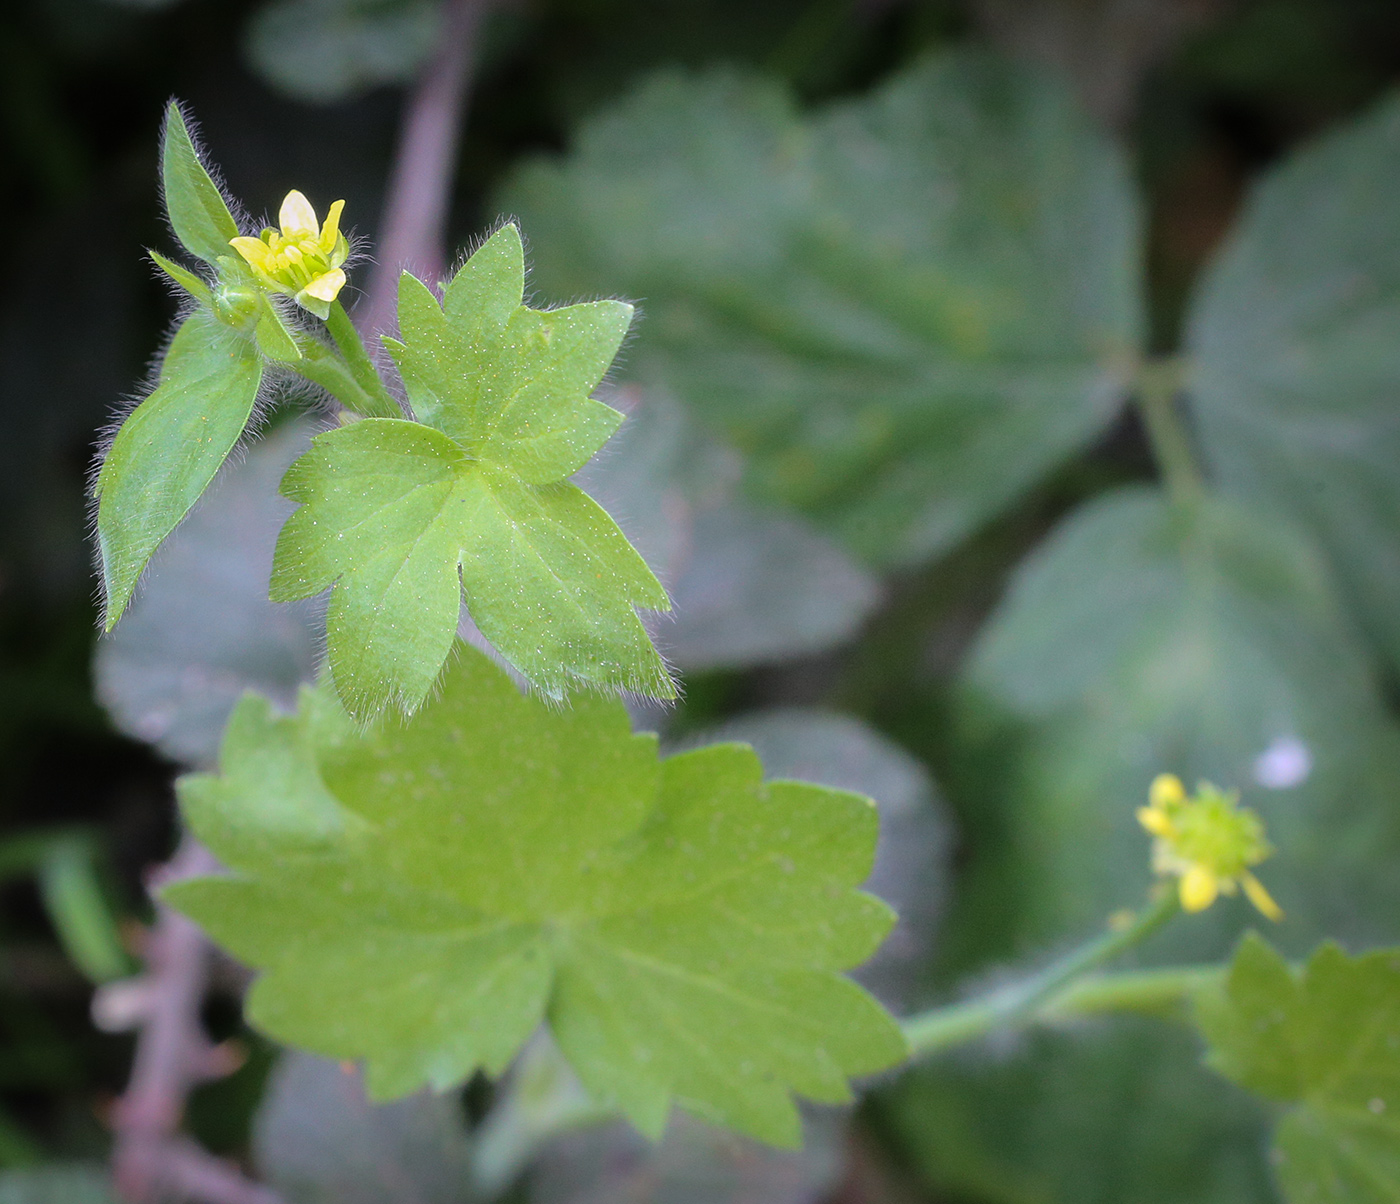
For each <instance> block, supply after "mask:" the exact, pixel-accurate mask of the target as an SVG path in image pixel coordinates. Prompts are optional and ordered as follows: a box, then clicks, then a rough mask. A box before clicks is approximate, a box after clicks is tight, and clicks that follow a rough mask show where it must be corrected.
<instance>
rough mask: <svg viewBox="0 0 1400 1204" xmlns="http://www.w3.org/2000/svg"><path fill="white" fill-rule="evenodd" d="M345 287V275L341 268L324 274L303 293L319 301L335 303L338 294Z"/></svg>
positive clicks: (303, 290)
mask: <svg viewBox="0 0 1400 1204" xmlns="http://www.w3.org/2000/svg"><path fill="white" fill-rule="evenodd" d="M344 287H345V273H344V272H342V271H341V270H340V269H339V268H332V269H331V270H330V271H329V272H323V273H322V274H321V275H319V276H317V277H316V279H315V280H313V281H312V282H311V283H310V284H308V285H307V286H306V287H305V288H304V289H302V290H301V291H302V292H303V293H305V294H306V295H307V296H309V297H315V298H316V300H318V301H334V300H335V298H336V294H337V293H339V292H340V290H341V289H343V288H344Z"/></svg>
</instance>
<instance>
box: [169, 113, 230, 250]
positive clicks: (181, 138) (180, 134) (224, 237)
mask: <svg viewBox="0 0 1400 1204" xmlns="http://www.w3.org/2000/svg"><path fill="white" fill-rule="evenodd" d="M160 163H161V181H162V183H163V185H164V189H165V211H166V214H167V215H168V216H169V218H170V225H171V227H172V228H173V229H174V231H175V237H176V238H178V239H179V240H180V241H181V242H182V243H183V244H184V246H185V249H186V250H187V251H189V252H190V254H191V255H197V256H198V257H199V258H200V259H202V260H204V261H205V262H206V263H211V264H212V263H217V262H218V260H219V256H220V255H227V254H228V244H229V239H231V238H237V237H238V223H237V222H235V221H234V220H233V214H231V213H230V212H229V211H228V204H227V203H226V202H225V201H224V197H223V194H222V193H221V192H220V191H219V186H218V185H217V184H215V183H214V181H213V179H212V178H211V177H210V175H209V172H208V171H207V170H206V169H205V166H204V164H203V163H201V162H200V160H199V152H198V151H196V150H195V148H194V141H193V140H192V139H191V138H190V131H189V129H188V127H186V125H185V117H184V114H183V113H181V112H180V106H179V105H177V104H176V103H175V102H174V101H171V102H170V105H169V107H167V109H166V110H165V132H164V135H163V138H162V141H161V152H160Z"/></svg>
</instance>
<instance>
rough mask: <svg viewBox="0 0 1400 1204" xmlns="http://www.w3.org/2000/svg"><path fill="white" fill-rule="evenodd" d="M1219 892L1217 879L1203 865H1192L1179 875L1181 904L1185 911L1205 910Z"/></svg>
mask: <svg viewBox="0 0 1400 1204" xmlns="http://www.w3.org/2000/svg"><path fill="white" fill-rule="evenodd" d="M1219 893H1220V882H1219V880H1218V879H1217V878H1216V876H1215V875H1214V874H1213V873H1211V872H1210V870H1208V869H1206V867H1205V866H1203V865H1193V866H1192V867H1191V868H1190V869H1189V870H1187V871H1186V873H1185V874H1183V875H1182V876H1181V906H1182V907H1184V908H1185V909H1186V910H1187V911H1205V909H1206V908H1207V907H1209V906H1210V905H1211V904H1212V903H1214V902H1215V899H1216V896H1217V895H1218V894H1219Z"/></svg>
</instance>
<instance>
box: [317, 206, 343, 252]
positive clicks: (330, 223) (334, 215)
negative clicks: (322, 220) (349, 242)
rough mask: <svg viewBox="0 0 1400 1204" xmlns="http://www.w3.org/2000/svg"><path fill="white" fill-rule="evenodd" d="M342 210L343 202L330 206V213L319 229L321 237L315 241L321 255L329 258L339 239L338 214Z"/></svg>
mask: <svg viewBox="0 0 1400 1204" xmlns="http://www.w3.org/2000/svg"><path fill="white" fill-rule="evenodd" d="M344 208H345V202H344V201H336V202H335V204H334V205H332V206H331V211H330V212H329V213H328V214H326V224H325V225H324V226H322V227H321V236H320V237H319V238H318V239H317V240H316V245H317V246H318V247H320V249H321V254H322V255H325V256H327V257H329V255H330V253H331V252H332V251H334V250H335V244H336V242H337V241H338V240H339V238H340V212H341V210H342V209H344Z"/></svg>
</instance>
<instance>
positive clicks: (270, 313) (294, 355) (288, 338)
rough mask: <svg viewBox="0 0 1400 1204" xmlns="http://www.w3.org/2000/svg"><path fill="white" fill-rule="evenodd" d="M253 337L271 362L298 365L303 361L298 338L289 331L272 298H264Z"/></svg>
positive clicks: (259, 348)
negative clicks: (299, 361) (300, 360)
mask: <svg viewBox="0 0 1400 1204" xmlns="http://www.w3.org/2000/svg"><path fill="white" fill-rule="evenodd" d="M253 337H254V338H255V339H257V343H258V350H259V351H261V352H262V353H263V355H265V356H267V358H268V359H270V360H276V361H278V362H279V363H296V361H297V360H299V359H301V351H300V349H299V348H298V347H297V341H296V338H295V337H294V336H293V335H292V332H291V331H290V330H288V329H287V326H286V323H284V322H283V321H282V315H281V314H279V313H278V312H277V307H276V306H275V305H274V304H273V303H272V300H271V298H269V297H264V298H263V303H262V307H261V309H260V311H259V313H258V324H257V326H255V327H254V328H253Z"/></svg>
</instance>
